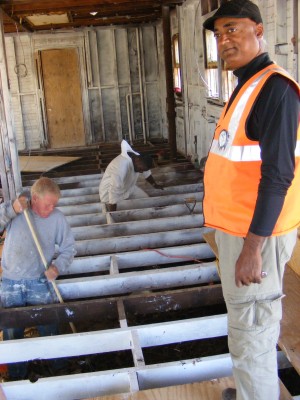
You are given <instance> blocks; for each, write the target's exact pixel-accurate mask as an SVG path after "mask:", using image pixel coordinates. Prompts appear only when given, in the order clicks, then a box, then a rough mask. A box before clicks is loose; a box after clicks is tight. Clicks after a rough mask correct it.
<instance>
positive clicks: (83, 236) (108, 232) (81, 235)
mask: <svg viewBox="0 0 300 400" xmlns="http://www.w3.org/2000/svg"><path fill="white" fill-rule="evenodd" d="M108 215H110V213H109V214H108ZM201 226H203V215H202V214H188V215H182V216H174V217H165V218H152V219H144V220H141V221H131V222H130V223H128V222H119V223H113V224H105V225H93V226H89V229H86V227H85V226H79V227H76V228H73V229H72V231H73V234H74V237H75V240H76V241H79V240H91V239H105V238H112V237H113V238H116V237H120V236H128V235H143V234H144V233H145V232H147V233H153V232H157V233H159V232H163V231H175V230H179V229H190V228H198V227H201Z"/></svg>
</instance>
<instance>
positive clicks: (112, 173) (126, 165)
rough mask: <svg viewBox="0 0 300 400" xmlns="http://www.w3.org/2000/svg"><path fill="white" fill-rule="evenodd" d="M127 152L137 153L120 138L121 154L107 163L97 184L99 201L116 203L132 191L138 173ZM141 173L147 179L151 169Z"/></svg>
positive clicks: (126, 197)
mask: <svg viewBox="0 0 300 400" xmlns="http://www.w3.org/2000/svg"><path fill="white" fill-rule="evenodd" d="M127 152H132V153H134V154H136V155H139V153H137V152H136V151H134V150H132V148H131V146H130V145H129V144H128V143H127V142H126V141H125V140H122V143H121V154H119V155H118V156H117V157H116V158H114V159H113V160H112V161H111V162H110V163H109V164H108V166H107V168H106V170H105V173H104V175H103V177H102V179H101V182H100V185H99V196H100V201H101V203H109V204H117V203H118V202H119V201H121V200H125V199H128V197H129V196H130V195H131V193H132V192H133V191H134V187H135V185H136V181H137V179H138V177H139V175H140V173H139V172H135V170H134V167H133V162H132V159H131V158H130V157H129V155H128V154H127ZM142 175H143V176H144V178H145V179H147V178H148V177H149V176H150V175H151V171H150V170H149V171H145V172H142Z"/></svg>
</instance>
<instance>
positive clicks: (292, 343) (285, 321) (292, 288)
mask: <svg viewBox="0 0 300 400" xmlns="http://www.w3.org/2000/svg"><path fill="white" fill-rule="evenodd" d="M298 262H299V261H298ZM284 293H285V294H286V297H284V299H283V318H282V321H281V333H280V338H279V346H280V348H281V349H282V350H283V351H284V352H285V353H286V356H287V358H288V360H289V361H290V362H291V364H292V365H293V367H294V368H295V370H296V371H297V372H298V374H300V341H299V338H300V324H299V320H300V308H299V304H300V276H299V275H297V274H296V272H295V271H293V270H292V269H291V268H290V267H289V266H287V267H286V271H285V275H284Z"/></svg>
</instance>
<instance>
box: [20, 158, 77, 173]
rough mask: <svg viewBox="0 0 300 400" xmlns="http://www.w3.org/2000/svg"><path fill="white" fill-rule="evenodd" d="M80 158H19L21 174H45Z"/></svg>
mask: <svg viewBox="0 0 300 400" xmlns="http://www.w3.org/2000/svg"><path fill="white" fill-rule="evenodd" d="M80 158H81V157H62V156H19V162H20V170H21V171H22V172H25V171H27V172H47V171H50V170H51V169H54V168H57V167H60V166H61V165H65V164H68V163H70V162H72V161H75V160H79V159H80Z"/></svg>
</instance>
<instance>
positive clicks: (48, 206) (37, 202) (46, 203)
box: [31, 193, 58, 218]
mask: <svg viewBox="0 0 300 400" xmlns="http://www.w3.org/2000/svg"><path fill="white" fill-rule="evenodd" d="M57 202H58V197H57V196H56V195H55V194H53V193H46V194H44V195H43V196H38V195H37V194H34V195H33V196H32V200H31V203H32V209H33V211H34V212H35V213H36V214H37V215H39V216H40V217H42V218H47V217H49V215H50V214H51V213H52V211H53V210H54V208H55V206H56V204H57Z"/></svg>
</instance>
